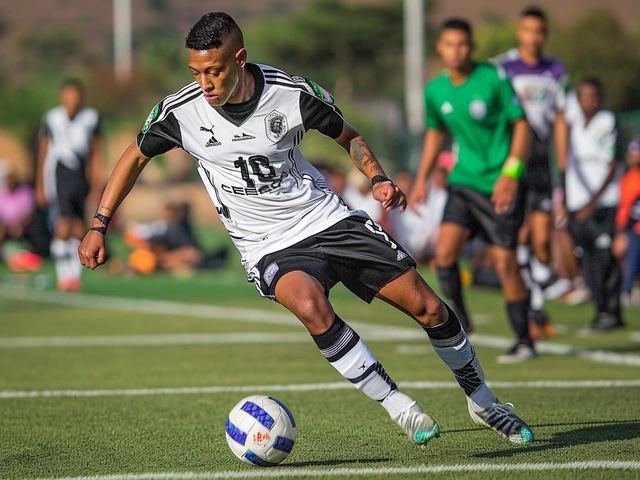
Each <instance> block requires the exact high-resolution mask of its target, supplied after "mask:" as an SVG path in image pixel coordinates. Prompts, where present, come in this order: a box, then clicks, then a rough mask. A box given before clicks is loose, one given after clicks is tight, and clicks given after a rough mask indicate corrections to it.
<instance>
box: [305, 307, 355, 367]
mask: <svg viewBox="0 0 640 480" xmlns="http://www.w3.org/2000/svg"><path fill="white" fill-rule="evenodd" d="M311 337H312V338H313V341H314V342H316V345H317V346H318V348H319V349H320V352H321V353H322V355H323V356H324V357H325V358H326V359H327V360H329V362H331V363H333V362H337V361H338V360H340V359H341V358H342V357H344V356H345V355H346V354H347V353H349V352H350V351H351V349H352V348H353V347H355V346H356V345H357V343H358V342H359V341H360V336H359V335H358V334H357V333H356V332H354V331H353V330H352V329H351V327H350V326H349V325H347V324H346V323H345V322H344V321H343V320H342V319H341V318H340V317H338V316H337V315H336V319H335V320H334V322H333V324H332V325H331V326H330V327H329V329H328V330H327V331H326V332H324V333H321V334H320V335H311ZM347 338H348V340H347V341H345V339H347Z"/></svg>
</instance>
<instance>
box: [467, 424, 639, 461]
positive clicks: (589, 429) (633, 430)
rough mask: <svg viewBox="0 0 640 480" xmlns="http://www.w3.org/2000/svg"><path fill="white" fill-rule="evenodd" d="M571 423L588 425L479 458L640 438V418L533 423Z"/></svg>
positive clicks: (482, 454)
mask: <svg viewBox="0 0 640 480" xmlns="http://www.w3.org/2000/svg"><path fill="white" fill-rule="evenodd" d="M570 425H588V426H585V427H582V428H577V429H575V430H569V431H566V432H554V433H553V434H552V437H551V438H548V439H547V438H545V439H541V440H540V441H539V442H538V443H537V444H536V443H534V444H533V445H532V446H530V447H524V448H511V449H509V450H501V451H496V452H486V453H478V454H476V455H474V456H475V457H477V458H500V457H512V456H514V455H518V454H519V453H525V452H526V453H531V452H544V451H546V450H551V449H557V448H564V447H573V446H576V445H590V444H593V443H599V442H610V441H616V440H633V439H635V438H640V420H622V421H611V422H576V423H553V424H546V425H545V424H541V425H532V426H533V427H534V432H535V427H559V426H570Z"/></svg>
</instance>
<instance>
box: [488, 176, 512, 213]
mask: <svg viewBox="0 0 640 480" xmlns="http://www.w3.org/2000/svg"><path fill="white" fill-rule="evenodd" d="M517 193H518V180H516V179H515V178H512V177H507V176H505V175H501V176H500V177H499V178H498V180H497V181H496V183H495V184H494V185H493V195H491V201H492V202H493V208H494V209H495V211H496V213H498V214H501V213H507V212H508V211H509V210H511V209H512V208H513V207H514V205H515V202H516V194H517Z"/></svg>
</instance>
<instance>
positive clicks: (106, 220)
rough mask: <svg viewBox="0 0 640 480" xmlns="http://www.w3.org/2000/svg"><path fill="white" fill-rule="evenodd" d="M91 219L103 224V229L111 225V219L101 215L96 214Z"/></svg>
mask: <svg viewBox="0 0 640 480" xmlns="http://www.w3.org/2000/svg"><path fill="white" fill-rule="evenodd" d="M93 218H97V219H98V221H99V222H100V223H101V224H103V225H104V226H105V227H108V226H109V224H110V223H111V217H107V216H106V215H102V214H101V213H96V214H95V215H94V216H93Z"/></svg>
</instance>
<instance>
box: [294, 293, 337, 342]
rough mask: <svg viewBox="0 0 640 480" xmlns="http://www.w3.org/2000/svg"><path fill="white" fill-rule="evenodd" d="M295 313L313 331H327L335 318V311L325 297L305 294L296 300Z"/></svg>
mask: <svg viewBox="0 0 640 480" xmlns="http://www.w3.org/2000/svg"><path fill="white" fill-rule="evenodd" d="M293 310H294V313H295V314H296V316H297V317H298V318H299V319H300V321H301V322H302V323H303V324H304V326H305V327H307V329H308V330H309V331H310V332H311V333H312V334H314V335H315V334H316V333H322V332H324V331H326V330H327V329H328V328H329V327H330V326H331V324H332V323H333V321H334V319H335V313H334V312H333V309H332V308H331V305H330V304H329V301H328V300H327V299H326V298H325V297H318V296H317V295H316V296H305V297H304V298H301V299H300V300H298V301H297V302H296V305H295V307H294V309H293Z"/></svg>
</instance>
